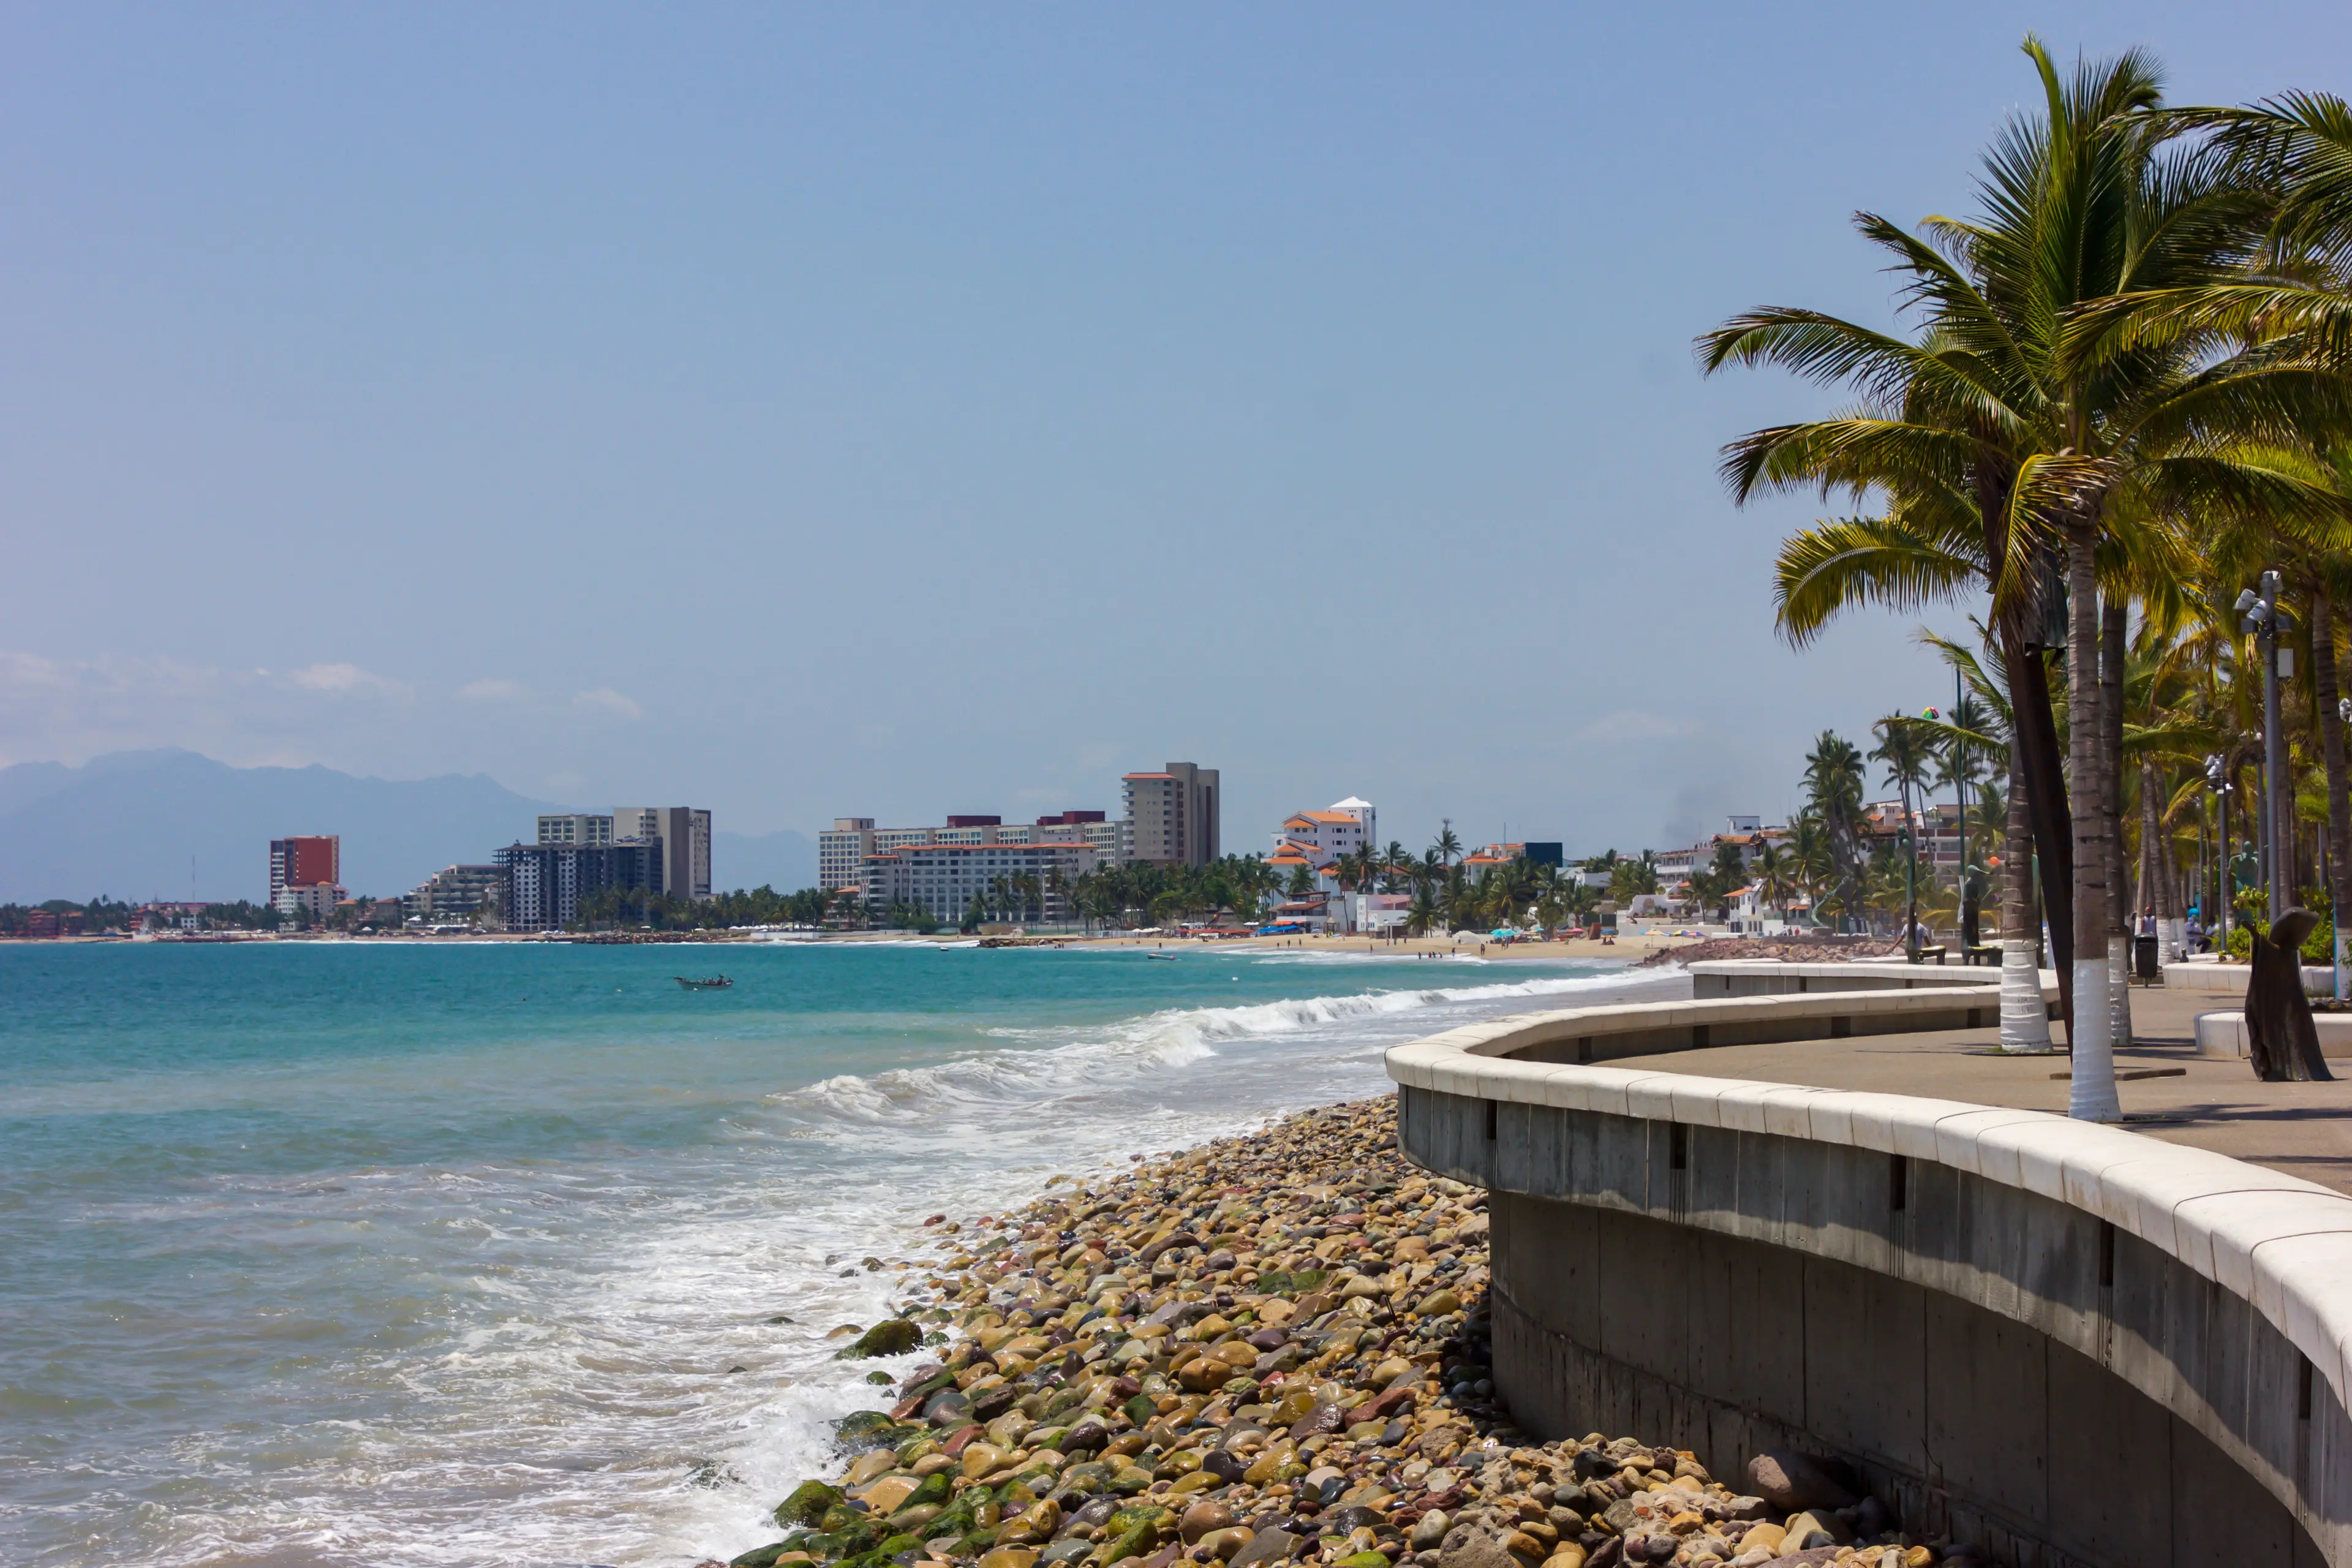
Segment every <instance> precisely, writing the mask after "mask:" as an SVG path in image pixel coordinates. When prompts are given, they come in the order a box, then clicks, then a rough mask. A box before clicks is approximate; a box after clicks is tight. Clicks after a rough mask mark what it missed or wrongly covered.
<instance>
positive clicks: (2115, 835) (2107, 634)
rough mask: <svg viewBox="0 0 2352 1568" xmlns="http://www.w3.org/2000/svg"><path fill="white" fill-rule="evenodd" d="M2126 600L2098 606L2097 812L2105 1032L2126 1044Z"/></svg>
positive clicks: (2128, 1005)
mask: <svg viewBox="0 0 2352 1568" xmlns="http://www.w3.org/2000/svg"><path fill="white" fill-rule="evenodd" d="M2130 611H2131V605H2130V602H2129V601H2128V600H2127V599H2126V598H2125V597H2124V596H2123V595H2120V594H2117V595H2109V596H2108V597H2107V599H2106V601H2105V603H2104V604H2103V605H2100V606H2099V748H2100V752H2101V753H2102V754H2101V757H2100V766H2099V797H2098V798H2099V817H2100V837H2101V839H2102V840H2103V841H2104V843H2105V847H2106V853H2107V944H2106V945H2107V1005H2108V1006H2109V1007H2110V1008H2111V1009H2112V1010H2113V1013H2114V1016H2115V1023H2114V1025H2113V1032H2112V1033H2111V1034H2110V1036H2109V1038H2110V1039H2111V1040H2112V1041H2113V1042H2114V1043H2115V1044H2116V1045H2117V1046H2127V1045H2129V1044H2131V1037H2132V1021H2131V933H2132V931H2133V930H2134V924H2133V921H2132V910H2131V884H2130V882H2129V880H2128V879H2126V877H2125V876H2124V810H2123V805H2124V802H2123V795H2124V632H2125V629H2126V617H2127V616H2129V614H2130Z"/></svg>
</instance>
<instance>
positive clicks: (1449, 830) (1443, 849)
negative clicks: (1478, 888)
mask: <svg viewBox="0 0 2352 1568" xmlns="http://www.w3.org/2000/svg"><path fill="white" fill-rule="evenodd" d="M1430 847H1431V848H1432V849H1433V850H1435V851H1436V852H1437V858H1439V859H1440V860H1441V861H1443V862H1444V864H1446V865H1448V866H1451V865H1453V864H1454V862H1455V861H1456V860H1459V859H1460V858H1462V840H1461V837H1459V836H1458V835H1456V834H1455V833H1454V828H1453V826H1452V825H1451V824H1448V825H1447V826H1445V827H1444V828H1443V829H1441V830H1440V831H1439V833H1438V835H1437V839H1436V841H1435V842H1434V843H1433V844H1432V845H1431V846H1430Z"/></svg>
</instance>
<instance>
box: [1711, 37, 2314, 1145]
mask: <svg viewBox="0 0 2352 1568" xmlns="http://www.w3.org/2000/svg"><path fill="white" fill-rule="evenodd" d="M2026 50H2027V53H2028V54H2029V55H2030V56H2031V57H2032V60H2033V63H2034V67H2035V68H2036V70H2037V71H2038V72H2039V74H2040V76H2041V79H2042V89H2043V100H2044V106H2043V110H2042V113H2041V114H2040V115H2038V116H2032V117H2021V118H2019V119H2017V120H2014V121H2011V124H2010V125H2009V126H2008V127H2007V128H2006V129H2005V130H2004V132H2003V133H2002V135H2001V136H2000V139H1999V140H1998V141H1997V142H1996V143H1995V145H1994V147H1993V149H1992V150H1991V151H1990V153H1989V154H1988V156H1987V158H1986V161H1985V172H1984V174H1983V176H1982V178H1981V180H1980V182H1979V195H1980V197H1981V207H1982V211H1983V216H1982V217H1981V218H1980V219H1979V221H1975V222H1957V221H1953V220H1950V219H1941V218H1939V219H1934V220H1931V221H1930V223H1929V224H1928V226H1927V229H1928V237H1927V238H1925V239H1921V238H1915V237H1912V236H1910V235H1908V234H1906V233H1904V232H1903V231H1902V230H1900V229H1898V228H1896V227H1895V226H1894V225H1891V224H1887V223H1885V221H1884V220H1882V219H1877V218H1870V217H1865V218H1864V220H1863V224H1864V231H1865V232H1866V233H1869V234H1871V236H1872V237H1874V238H1875V239H1877V240H1878V241H1879V242H1880V243H1882V244H1884V245H1885V246H1887V247H1889V248H1890V249H1891V250H1893V251H1894V252H1895V254H1896V257H1897V266H1898V268H1901V269H1902V270H1904V271H1905V272H1906V274H1907V275H1908V278H1907V282H1906V288H1907V290H1908V300H1909V302H1910V303H1911V304H1913V305H1915V306H1917V307H1918V308H1921V309H1922V310H1925V311H1926V312H1927V321H1928V324H1929V331H1928V334H1927V339H1926V340H1925V341H1924V342H1921V343H1918V344H1914V343H1908V342H1902V341H1900V340H1897V339H1893V338H1888V337H1886V336H1885V335H1883V334H1876V333H1871V332H1868V331H1865V330H1864V329H1860V328H1856V327H1853V326H1852V325H1851V324H1850V323H1846V322H1842V321H1835V320H1834V319H1833V318H1828V317H1822V316H1818V315H1814V314H1812V313H1809V312H1789V311H1779V312H1773V311H1767V312H1758V313H1755V314H1754V315H1751V316H1749V317H1747V318H1742V319H1740V320H1739V321H1735V322H1732V323H1729V324H1727V327H1726V328H1724V329H1722V330H1721V331H1719V332H1717V334H1715V335H1714V336H1713V337H1712V338H1711V339H1710V340H1708V342H1707V357H1708V359H1709V362H1710V364H1711V365H1712V364H1720V363H1731V362H1733V361H1740V362H1743V363H1778V364H1781V365H1784V366H1787V367H1789V368H1792V369H1796V370H1798V371H1800V372H1801V373H1802V374H1810V375H1812V376H1815V377H1817V378H1820V379H1827V380H1834V381H1853V382H1855V383H1857V384H1860V385H1861V386H1862V387H1863V389H1864V394H1865V396H1866V397H1868V398H1870V399H1871V402H1870V405H1869V406H1868V407H1866V408H1865V409H1864V411H1863V413H1862V415H1861V416H1857V417H1855V418H1852V419H1844V420H1832V421H1823V422H1819V423H1817V424H1815V425H1812V426H1788V427H1783V428H1782V429H1780V430H1777V431H1760V432H1758V433H1757V435H1755V436H1753V437H1748V439H1747V440H1746V441H1745V442H1742V443H1738V444H1735V446H1734V447H1733V448H1732V456H1731V458H1730V459H1729V461H1728V462H1727V468H1730V469H1731V470H1732V471H1733V475H1734V479H1735V484H1736V487H1738V486H1748V487H1755V488H1770V487H1773V486H1784V485H1788V484H1790V483H1804V484H1809V485H1813V486H1817V487H1820V488H1822V489H1848V490H1852V491H1853V492H1855V493H1857V494H1859V493H1864V492H1868V491H1873V490H1876V491H1880V492H1883V493H1885V494H1887V495H1889V496H1891V497H1892V498H1893V499H1894V500H1895V502H1896V503H1898V505H1899V506H1902V507H1909V506H1918V507H1924V508H1931V509H1935V508H1940V509H1941V510H1947V511H1948V510H1954V508H1953V507H1952V506H1951V505H1950V504H1949V502H1950V501H1952V500H1957V499H1958V498H1959V497H1961V496H1967V497H1968V498H1969V500H1971V501H1972V502H1973V504H1974V507H1975V510H1976V511H1977V513H1978V515H1979V519H1980V520H1981V522H1982V524H1983V527H1984V531H1985V535H1986V549H1985V552H1984V553H1985V557H1986V559H1987V560H1988V561H1992V562H1999V563H2001V564H2000V569H1999V571H1998V573H1997V574H1996V575H1995V577H1994V579H1993V582H1992V588H1993V610H1994V618H1995V621H1996V624H1997V625H1998V626H2000V627H2001V629H2002V635H2003V638H2004V647H2003V651H2004V653H2006V654H2007V655H2008V656H2009V658H2010V663H2011V670H2012V673H2013V674H2021V673H2022V671H2023V670H2024V668H2025V663H2024V658H2023V655H2024V654H2025V653H2026V652H2027V651H2028V648H2029V647H2031V646H2032V643H2030V642H2029V641H2028V640H2027V639H2026V638H2024V637H2020V636H2018V635H2017V634H2018V633H2019V632H2020V631H2021V630H2023V629H2024V628H2025V627H2026V626H2028V625H2029V624H2030V623H2031V622H2032V620H2033V619H2035V618H2037V617H2036V616H2035V614H2034V612H2035V611H2037V610H2039V609H2041V608H2042V607H2043V605H2045V604H2046V600H2042V597H2041V595H2040V592H2039V590H2040V588H2041V585H2042V574H2041V573H2040V572H2039V571H2037V570H2036V563H2037V560H2038V559H2039V558H2042V557H2044V556H2045V552H2048V551H2049V550H2050V549H2051V548H2052V547H2053V546H2056V547H2059V548H2061V549H2063V559H2064V569H2065V577H2066V584H2067V590H2068V595H2067V610H2068V616H2069V621H2070V630H2069V636H2068V637H2067V639H2066V647H2067V651H2068V663H2069V669H2068V677H2069V679H2068V695H2067V700H2068V705H2069V710H2070V719H2071V724H2070V735H2069V742H2068V744H2069V750H2070V753H2071V758H2070V765H2071V778H2072V784H2073V787H2074V792H2075V794H2076V800H2075V802H2074V805H2075V809H2074V812H2073V814H2072V815H2073V818H2074V821H2073V839H2074V851H2075V853H2074V866H2073V883H2074V886H2073V894H2074V897H2073V900H2072V902H2073V910H2072V924H2073V927H2074V944H2073V945H2074V951H2073V954H2072V960H2073V963H2072V967H2073V970H2074V979H2075V983H2076V984H2075V990H2076V992H2077V993H2080V994H2084V995H2097V994H2104V993H2109V992H2111V991H2112V990H2113V989H2114V967H2113V962H2112V958H2111V957H2109V956H2108V955H2109V954H2110V953H2111V952H2112V947H2111V945H2110V944H2109V943H2108V942H2107V939H2108V938H2109V936H2110V935H2111V934H2112V933H2111V931H2110V925H2111V922H2112V921H2113V919H2114V915H2115V911H2116V906H2115V904H2114V903H2113V901H2112V899H2111V893H2110V887H2109V880H2110V867H2111V865H2112V863H2113V862H2114V861H2115V859H2116V847H2115V844H2114V841H2113V838H2112V837H2111V835H2110V833H2109V830H2108V829H2109V820H2110V818H2109V807H2110V805H2111V804H2112V802H2113V800H2114V798H2115V796H2114V792H2113V791H2112V789H2111V788H2110V786H2109V784H2108V779H2109V777H2110V773H2111V772H2112V770H2113V767H2114V766H2115V765H2116V763H2117V761H2118V759H2116V756H2115V754H2114V753H2115V750H2116V747H2117V746H2118V745H2119V743H2120V731H2119V730H2117V729H2116V727H2115V726H2114V725H2112V724H2110V723H2108V722H2106V721H2105V716H2104V715H2103V713H2102V700H2101V696H2102V694H2101V688H2100V662H2101V660H2100V649H2101V643H2102V640H2103V639H2102V635H2101V634H2102V631H2103V630H2105V631H2107V632H2109V634H2110V635H2109V636H2108V637H2106V638H2105V641H2106V642H2107V643H2108V645H2109V647H2110V648H2111V649H2114V650H2116V651H2119V649H2118V648H2117V639H2116V637H2114V636H2113V631H2114V628H2115V627H2116V626H2117V624H2118V623H2117V622H2116V619H2115V618H2114V616H2113V613H2112V612H2110V613H2107V614H2105V615H2103V613H2102V606H2101V604H2100V587H2101V583H2100V576H2101V572H2100V559H2099V552H2100V546H2101V544H2102V542H2103V541H2105V540H2108V539H2113V540H2116V541H2117V542H2125V543H2128V542H2129V541H2130V540H2131V539H2132V537H2133V536H2134V535H2136V534H2137V533H2140V532H2142V531H2146V530H2148V529H2150V528H2152V527H2154V526H2156V525H2157V523H2158V521H2159V520H2161V519H2163V518H2164V517H2166V516H2167V515H2168V514H2170V513H2173V512H2176V511H2177V510H2179V509H2180V508H2181V507H2182V506H2183V505H2184V504H2187V503H2189V502H2191V501H2193V500H2198V499H2200V498H2202V499H2206V500H2228V501H2230V502H2231V503H2234V504H2246V505H2253V506H2263V507H2268V508H2271V509H2273V510H2298V509H2300V510H2320V509H2317V508H2315V507H2313V506H2311V504H2310V498H2309V495H2308V492H2307V490H2305V489H2304V488H2303V487H2300V486H2297V485H2294V484H2292V483H2282V482H2279V481H2278V480H2277V479H2276V478H2275V476H2267V475H2263V474H2260V473H2257V472H2253V471H2252V470H2250V469H2248V468H2246V467H2245V466H2243V465H2241V464H2237V463H2235V462H2233V461H2231V458H2229V457H2228V455H2227V453H2226V450H2224V449H2222V448H2221V447H2220V446H2219V445H2217V437H2227V436H2230V435H2232V434H2236V435H2243V436H2251V435H2254V434H2256V433H2259V432H2261V431H2263V430H2265V429H2270V430H2276V429H2280V428H2283V427H2292V426H2296V425H2297V424H2298V423H2299V422H2302V421H2305V420H2306V419H2307V417H2308V416H2310V415H2311V413H2312V411H2313V406H2314V404H2315V400H2316V401H2322V402H2324V401H2326V400H2329V399H2333V398H2335V397H2336V395H2338V389H2336V388H2334V387H2331V386H2323V385H2321V384H2319V383H2318V382H2317V381H2315V378H2314V377H2313V376H2312V375H2311V374H2308V372H2307V371H2306V370H2305V367H2304V366H2302V365H2300V364H2297V363H2289V361H2288V359H2287V357H2286V356H2282V355H2281V354H2279V353H2275V352H2273V351H2272V350H2271V349H2269V348H2267V347H2265V346H2264V345H2262V344H2259V343H2258V344H2253V345H2245V346H2236V347H2231V346H2228V345H2224V344H2222V343H2221V342H2220V340H2219V339H2218V338H2217V337H2216V336H2215V335H2214V334H2213V333H2211V332H2210V331H2209V332H2205V333H2203V334H2201V335H2200V334H2199V333H2197V332H2193V331H2182V332H2179V333H2177V334H2176V335H2175V337H2174V339H2173V340H2171V341H2161V340H2159V339H2158V337H2156V336H2154V335H2151V334H2149V333H2147V332H2141V333H2139V334H2138V335H2137V336H2136V335H2135V334H2134V332H2133V331H2127V330H2124V328H2123V326H2119V325H2118V324H2117V323H2116V321H2092V323H2091V326H2090V327H2089V328H2085V327H2084V321H2085V319H2086V318H2091V317H2095V316H2096V315H2097V313H2098V312H2099V311H2100V310H2102V309H2103V308H2105V306H2107V305H2109V304H2110V303H2112V301H2114V300H2116V299H2117V298H2120V297H2123V296H2127V295H2133V294H2146V293H2156V294H2163V293H2166V292H2167V291H2173V292H2175V293H2177V292H2178V291H2179V290H2181V289H2194V288H2200V287H2207V286H2213V285H2218V284H2220V283H2221V282H2223V281H2225V280H2227V279H2231V278H2234V277H2236V276H2237V275H2238V267H2239V263H2240V261H2241V259H2242V253H2243V249H2244V246H2243V242H2242V235H2243V233H2244V221H2245V219H2246V218H2247V217H2248V216H2250V215H2252V213H2253V212H2255V211H2256V210H2258V205H2259V202H2258V197H2257V195H2255V194H2253V193H2251V192H2249V190H2248V189H2247V188H2246V187H2245V186H2244V185H2243V184H2242V183H2237V182H2232V181H2230V180H2225V179H2219V178H2216V177H2214V171H2213V169H2212V168H2211V166H2210V160H2209V161H2204V162H2200V158H2199V155H2198V150H2197V149H2196V148H2194V147H2192V146H2188V145H2184V144H2179V143H2178V141H2177V139H2178V137H2179V134H2180V132H2181V130H2182V129H2183V127H2182V125H2181V123H2180V122H2179V121H2178V120H2168V119H2167V118H2166V117H2165V116H2163V115H2162V114H2161V113H2160V112H2159V110H2160V105H2161V99H2160V93H2159V90H2158V81H2157V76H2156V71H2155V68H2154V66H2153V63H2152V62H2151V61H2150V60H2149V59H2148V58H2147V57H2146V56H2145V55H2142V54H2139V53H2137V52H2135V53H2131V54H2126V55H2125V56H2123V57H2121V58H2118V59H2116V60H2115V61H2113V62H2108V63H2105V64H2090V65H2084V66H2083V67H2081V68H2078V69H2077V70H2076V71H2075V73H2074V77H2073V79H2072V80H2071V81H2062V80H2061V79H2060V75H2059V72H2058V71H2057V69H2056V68H2055V67H2054V66H2053V64H2052V63H2051V61H2050V59H2049V57H2048V55H2047V53H2046V52H2045V51H2043V50H2042V47H2041V46H2040V45H2039V44H2038V43H2037V42H2035V41H2033V40H2032V39H2029V40H2027V44H2026ZM2125 325H2128V323H2127V322H2126V323H2125ZM2035 640H2038V641H2040V642H2042V643H2045V644H2046V643H2047V642H2048V641H2050V640H2053V639H2051V638H2049V637H2046V636H2043V637H2039V638H2038V639H2035ZM2018 706H2019V714H2020V721H2021V727H2023V728H2031V727H2032V726H2031V725H2030V724H2029V723H2028V722H2027V721H2028V720H2029V719H2030V718H2031V714H2030V710H2031V708H2032V704H2031V703H2029V702H2026V701H2021V702H2020V703H2019V705H2018ZM2036 749H2037V748H2034V747H2029V752H2030V753H2031V752H2032V751H2034V750H2036ZM2032 782H2033V784H2034V785H2035V794H2036V795H2039V796H2041V797H2042V798H2044V799H2047V800H2054V799H2055V798H2056V785H2055V783H2054V781H2047V780H2045V779H2044V778H2042V777H2041V776H2039V775H2038V774H2037V775H2036V776H2034V778H2033V780H2032ZM2086 807H2087V809H2085V808H2086ZM2103 950H2104V951H2103ZM2103 959H2105V962H2103ZM2073 1023H2074V1028H2073V1030H2072V1033H2071V1035H2070V1038H2071V1039H2072V1040H2073V1042H2074V1050H2075V1052H2076V1062H2075V1066H2074V1076H2073V1086H2072V1092H2071V1095H2070V1099H2071V1102H2072V1103H2071V1109H2072V1110H2073V1112H2074V1114H2076V1115H2078V1116H2084V1117H2089V1118H2093V1119H2097V1120H2109V1121H2111V1120H2114V1119H2115V1118H2116V1117H2117V1116H2119V1115H2120V1114H2121V1111H2120V1108H2119V1106H2118V1103H2117V1100H2116V1092H2115V1084H2114V1073H2113V1058H2112V1050H2113V1044H2114V1041H2113V1019H2112V1017H2111V1016H2110V1015H2109V1013H2108V1010H2107V1009H2103V1008H2098V1007H2095V1006H2087V1005H2077V1006H2076V1007H2075V1008H2074V1019H2073Z"/></svg>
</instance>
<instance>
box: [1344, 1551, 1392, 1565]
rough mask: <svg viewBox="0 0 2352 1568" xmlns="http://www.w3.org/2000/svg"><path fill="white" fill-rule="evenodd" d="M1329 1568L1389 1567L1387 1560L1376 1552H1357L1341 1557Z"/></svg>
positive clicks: (1383, 1555)
mask: <svg viewBox="0 0 2352 1568" xmlns="http://www.w3.org/2000/svg"><path fill="white" fill-rule="evenodd" d="M1331 1568H1389V1560H1388V1558H1387V1556H1386V1555H1385V1554H1384V1553H1381V1552H1355V1553H1352V1554H1351V1555H1349V1556H1346V1557H1342V1558H1340V1559H1339V1561H1338V1562H1337V1563H1333V1564H1332V1565H1331Z"/></svg>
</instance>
